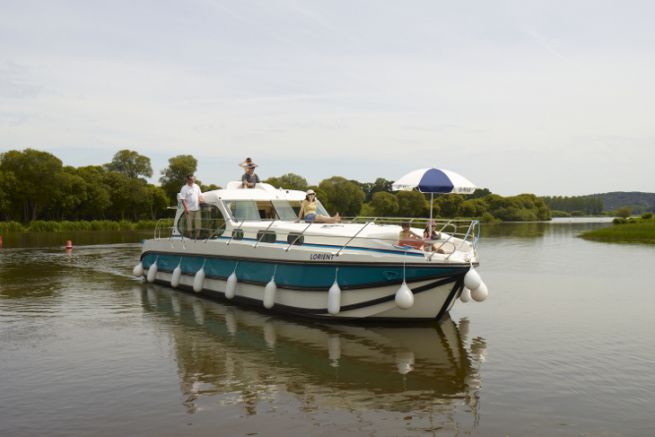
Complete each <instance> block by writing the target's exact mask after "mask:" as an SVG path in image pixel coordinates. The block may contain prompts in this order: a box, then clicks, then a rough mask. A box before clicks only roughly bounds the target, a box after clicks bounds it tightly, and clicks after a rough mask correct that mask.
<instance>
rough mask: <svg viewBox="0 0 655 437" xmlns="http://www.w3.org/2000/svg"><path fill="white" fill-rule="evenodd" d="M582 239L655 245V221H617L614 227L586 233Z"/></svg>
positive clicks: (644, 219) (651, 219)
mask: <svg viewBox="0 0 655 437" xmlns="http://www.w3.org/2000/svg"><path fill="white" fill-rule="evenodd" d="M580 237H581V238H584V239H585V240H592V241H602V242H606V243H641V244H655V219H653V218H652V217H650V218H632V219H627V220H625V219H616V220H615V221H614V224H613V225H612V226H610V227H607V228H601V229H595V230H592V231H588V232H584V233H582V234H581V235H580Z"/></svg>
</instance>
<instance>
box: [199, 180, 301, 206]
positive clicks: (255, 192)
mask: <svg viewBox="0 0 655 437" xmlns="http://www.w3.org/2000/svg"><path fill="white" fill-rule="evenodd" d="M305 195H306V193H305V192H304V191H300V190H286V189H284V188H275V187H274V186H272V185H270V184H266V183H264V182H259V183H258V184H257V185H255V188H243V187H242V185H241V181H230V182H228V183H227V187H226V188H224V189H221V190H213V191H207V192H205V193H202V196H203V197H204V199H205V202H208V203H215V202H218V201H219V200H263V201H266V200H269V201H270V200H292V201H301V200H303V199H305Z"/></svg>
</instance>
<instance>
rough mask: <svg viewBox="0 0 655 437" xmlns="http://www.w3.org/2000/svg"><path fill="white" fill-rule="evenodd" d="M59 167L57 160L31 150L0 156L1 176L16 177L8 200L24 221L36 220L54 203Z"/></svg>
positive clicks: (46, 153) (54, 157) (16, 151)
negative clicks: (8, 174)
mask: <svg viewBox="0 0 655 437" xmlns="http://www.w3.org/2000/svg"><path fill="white" fill-rule="evenodd" d="M62 168H63V166H62V162H61V160H60V159H59V158H57V157H56V156H54V155H52V154H50V153H48V152H41V151H39V150H34V149H25V150H24V151H22V152H21V151H18V150H10V151H9V152H6V153H3V154H2V155H1V156H0V173H4V172H11V173H13V175H14V177H15V178H16V183H15V186H14V190H13V191H11V192H10V194H9V200H10V202H11V203H12V205H13V207H14V208H20V211H21V213H22V214H21V216H22V220H23V221H24V222H27V221H30V220H36V219H37V217H38V216H39V214H40V213H42V212H44V211H47V209H48V208H49V207H50V206H51V205H53V204H54V203H55V202H57V200H58V199H57V198H56V195H57V182H58V180H59V177H60V175H61V173H62V171H63V170H62Z"/></svg>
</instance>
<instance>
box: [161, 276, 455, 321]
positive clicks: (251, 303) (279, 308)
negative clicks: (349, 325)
mask: <svg viewBox="0 0 655 437" xmlns="http://www.w3.org/2000/svg"><path fill="white" fill-rule="evenodd" d="M451 282H455V285H454V286H453V289H452V290H451V291H450V293H449V296H448V299H446V302H445V303H444V305H443V306H442V308H441V310H440V311H439V313H438V314H437V316H436V317H434V318H433V317H425V318H421V317H416V318H395V317H366V318H358V317H332V316H327V315H326V314H327V312H328V311H327V308H320V309H308V308H297V307H292V306H288V305H281V304H278V303H276V304H275V305H273V308H271V309H265V308H263V307H262V301H261V300H259V299H252V298H249V297H243V296H234V298H232V299H228V298H226V297H225V293H224V292H221V291H215V290H203V291H202V292H200V293H197V292H195V291H193V287H191V286H188V285H182V284H180V285H179V286H178V287H177V288H176V290H179V291H184V292H186V293H189V294H193V295H194V296H199V297H204V298H207V299H210V300H215V301H218V302H222V303H235V304H243V305H244V306H248V307H251V308H254V309H255V310H257V311H259V312H262V313H265V314H271V313H277V314H282V315H287V316H301V317H306V318H311V319H319V320H323V321H334V322H343V321H377V322H380V321H395V322H399V321H405V322H411V321H425V320H435V319H437V320H438V319H440V318H441V317H442V316H443V314H444V313H445V309H447V308H448V303H449V302H450V300H451V298H452V296H453V292H454V291H456V290H457V289H458V287H460V286H461V285H462V284H463V283H464V275H463V274H460V275H454V276H451V277H448V278H444V279H440V280H438V281H434V282H430V283H429V284H425V285H422V286H420V287H416V288H415V289H413V290H412V292H413V293H414V294H418V293H421V292H424V291H428V290H431V289H433V288H436V287H439V286H441V285H444V284H448V283H451ZM155 283H157V284H160V285H163V286H167V287H168V288H170V283H169V282H167V281H164V280H160V279H156V280H155ZM394 299H395V294H391V295H389V296H384V297H381V298H378V299H373V300H370V301H367V302H360V303H357V304H352V305H347V306H344V307H341V311H351V310H355V309H360V308H365V307H368V306H372V305H377V304H380V303H383V302H388V301H391V300H394Z"/></svg>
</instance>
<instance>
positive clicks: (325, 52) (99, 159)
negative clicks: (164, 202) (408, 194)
mask: <svg viewBox="0 0 655 437" xmlns="http://www.w3.org/2000/svg"><path fill="white" fill-rule="evenodd" d="M653 17H655V3H653V2H650V1H640V2H639V1H623V2H618V1H494V2H490V1H482V0H481V1H462V2H452V1H404V2H380V1H357V0H354V1H353V0H350V1H327V0H325V1H300V0H298V1H275V0H268V1H250V0H240V1H232V2H227V1H217V0H216V1H214V0H187V1H177V2H175V1H159V0H157V1H155V0H152V1H137V0H132V1H120V0H112V1H102V2H101V1H92V0H86V1H30V0H21V1H9V0H0V151H6V150H10V149H23V148H26V147H34V148H38V149H42V150H48V151H50V152H52V153H54V154H55V155H57V156H58V157H60V158H61V159H62V160H63V161H64V163H65V164H68V165H75V166H79V165H87V164H101V163H105V162H108V161H110V160H111V157H112V156H113V154H114V153H115V152H116V151H117V150H119V149H122V148H128V149H132V150H137V151H138V152H139V153H142V154H144V155H146V156H148V157H150V158H151V159H152V162H153V167H154V169H155V172H156V178H155V179H157V178H158V176H159V171H160V170H161V169H162V168H164V167H165V166H166V165H167V160H168V158H170V157H172V156H175V155H178V154H182V153H190V154H193V155H194V156H195V157H196V158H197V159H198V160H199V168H198V173H197V175H198V177H199V178H200V179H201V180H202V181H203V182H205V183H216V184H219V185H224V184H225V182H226V181H227V180H230V179H236V178H238V177H239V176H240V169H239V168H238V167H237V166H236V164H237V163H238V162H240V161H241V160H243V158H245V157H246V156H251V157H252V158H253V159H254V160H255V161H256V162H257V163H259V164H260V168H259V169H258V173H259V175H260V176H261V177H268V176H279V175H282V174H284V173H288V172H294V173H298V174H300V175H303V176H305V177H306V178H307V179H308V180H309V181H310V183H316V182H318V181H320V180H321V179H323V178H325V177H329V176H334V175H340V176H344V177H346V178H353V179H358V180H360V181H372V180H374V179H375V178H376V177H384V178H386V179H392V180H393V179H396V178H399V177H400V176H402V175H403V174H404V173H407V172H409V171H411V170H413V169H415V168H421V167H426V166H433V167H441V168H447V169H450V170H453V171H456V172H459V173H461V174H463V175H465V176H466V177H468V178H469V179H470V180H471V181H473V182H474V183H476V184H477V185H478V186H481V187H488V188H490V189H491V190H492V191H494V192H497V193H500V194H504V195H509V194H518V193H520V192H533V193H536V194H552V195H555V194H566V195H570V194H588V193H594V192H605V191H617V190H621V191H650V192H655V177H653V176H652V174H653V170H652V169H653V166H654V164H653V162H654V161H655V159H654V158H655V117H654V116H655V79H654V78H655V26H654V25H653Z"/></svg>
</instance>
